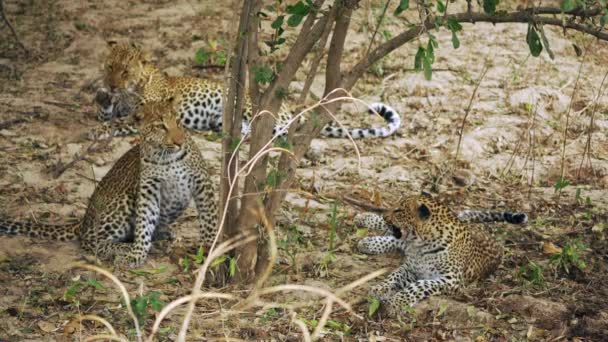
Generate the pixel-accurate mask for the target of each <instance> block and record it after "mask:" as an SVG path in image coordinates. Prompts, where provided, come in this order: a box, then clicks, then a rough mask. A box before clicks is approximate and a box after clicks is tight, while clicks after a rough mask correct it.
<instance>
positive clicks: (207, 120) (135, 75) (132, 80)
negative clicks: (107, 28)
mask: <svg viewBox="0 0 608 342" xmlns="http://www.w3.org/2000/svg"><path fill="white" fill-rule="evenodd" d="M109 45H110V53H109V55H108V57H107V59H106V63H105V77H104V83H105V85H106V87H107V88H101V89H100V90H99V91H98V94H97V97H96V100H97V101H96V102H97V103H98V105H99V113H98V119H99V120H101V121H106V122H107V121H109V120H112V119H114V118H121V117H127V116H128V115H129V113H130V112H131V111H132V110H133V109H134V108H136V107H137V106H138V105H141V103H145V102H150V101H160V100H163V99H165V98H167V97H172V96H177V95H179V96H180V97H181V98H182V101H181V103H180V107H179V109H178V113H179V120H180V122H181V124H182V125H183V126H184V127H187V128H189V129H194V130H199V131H206V130H211V131H216V132H219V131H221V130H222V112H223V106H222V94H223V89H222V84H221V83H217V82H214V81H209V80H204V79H198V78H192V77H170V76H166V75H164V74H163V73H162V72H161V71H160V70H159V69H158V68H156V67H155V66H154V65H153V64H152V63H151V62H150V58H149V55H148V54H147V53H146V52H144V51H142V50H141V49H140V48H139V47H137V46H136V45H133V44H125V43H121V44H118V43H116V42H110V43H109ZM369 112H370V113H371V114H374V115H375V114H378V115H380V116H381V117H382V118H383V119H384V120H385V122H386V124H387V125H386V126H385V127H373V128H346V129H344V128H341V127H337V126H333V125H328V126H326V127H324V128H323V129H322V131H321V135H322V136H324V137H333V138H345V137H347V135H348V134H350V136H352V137H353V138H354V139H360V138H370V137H388V136H390V135H392V134H393V133H394V132H395V131H396V130H397V129H398V128H399V127H400V125H401V118H400V116H399V114H398V113H397V112H396V111H395V110H394V109H393V108H391V107H389V106H387V105H385V104H382V103H375V104H372V105H370V110H369ZM292 116H293V113H291V112H290V111H289V110H288V109H287V107H286V106H283V107H282V108H281V109H280V111H279V115H278V118H277V122H276V125H275V127H274V134H275V135H285V134H286V133H287V128H288V122H289V121H290V120H291V118H292ZM243 117H244V120H243V124H242V132H241V133H242V134H243V135H246V134H248V133H249V132H250V129H251V127H250V124H251V118H252V107H251V102H250V101H249V99H246V101H245V105H244V113H243ZM134 132H136V129H135V128H134V127H133V126H132V125H129V123H128V122H127V121H125V120H117V121H116V122H114V121H113V122H111V123H106V124H105V125H103V126H102V127H100V128H98V129H95V130H94V131H92V132H91V134H90V138H91V139H100V138H105V137H109V136H110V135H113V136H120V135H128V134H132V133H134Z"/></svg>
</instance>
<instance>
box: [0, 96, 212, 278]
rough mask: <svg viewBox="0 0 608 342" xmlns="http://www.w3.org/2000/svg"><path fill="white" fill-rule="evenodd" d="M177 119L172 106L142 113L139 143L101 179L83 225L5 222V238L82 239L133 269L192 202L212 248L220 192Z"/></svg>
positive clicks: (0, 229) (0, 222) (1, 225)
mask: <svg viewBox="0 0 608 342" xmlns="http://www.w3.org/2000/svg"><path fill="white" fill-rule="evenodd" d="M176 116H177V112H176V110H175V108H174V104H173V103H172V102H169V101H165V102H153V103H148V104H146V105H145V106H143V108H141V110H140V111H139V113H138V115H137V117H138V119H139V120H141V121H142V122H143V125H142V126H141V127H142V128H141V134H142V140H141V143H140V144H138V145H136V146H134V147H133V148H132V149H130V150H129V151H128V152H126V153H125V154H124V155H123V156H122V157H121V158H120V159H119V160H118V161H117V162H116V164H114V166H113V167H112V169H110V171H109V172H108V173H107V174H106V175H105V177H103V179H102V180H101V182H100V183H99V184H98V185H97V188H96V189H95V191H94V192H93V195H92V196H91V198H90V201H89V205H88V208H87V210H86V213H85V215H84V218H83V219H82V220H81V221H80V222H78V223H75V224H68V225H47V224H40V223H34V222H19V221H13V220H8V219H0V233H2V234H20V235H28V236H31V237H42V238H50V239H58V240H62V241H64V240H71V239H76V238H79V239H80V241H81V245H82V247H83V249H85V250H86V251H88V252H92V253H95V254H96V255H98V256H99V257H101V258H103V259H111V258H114V259H115V261H116V262H118V263H120V264H126V265H130V266H136V265H139V264H141V263H142V262H143V261H144V260H145V258H146V257H147V255H148V251H149V250H150V247H151V242H152V239H153V237H156V236H158V235H162V233H163V231H162V230H164V229H166V228H167V227H168V226H169V225H170V224H171V223H172V222H174V221H175V220H176V219H177V218H178V217H179V216H180V214H181V213H182V212H183V211H184V210H185V209H186V208H187V207H188V205H189V203H190V200H191V199H194V204H195V205H196V209H197V211H198V223H199V228H200V233H201V237H202V241H203V243H204V244H205V245H208V246H209V245H210V244H211V243H212V242H213V239H214V238H215V234H216V231H217V230H216V223H217V207H216V202H215V191H214V188H213V184H212V182H211V181H210V178H209V175H208V172H207V166H206V163H205V162H204V160H203V158H202V156H201V154H200V151H199V150H198V148H197V147H196V146H195V144H194V143H193V141H192V140H191V139H190V137H189V136H188V135H187V133H186V132H185V131H184V130H183V129H182V128H181V127H180V126H179V125H178V122H177V120H176Z"/></svg>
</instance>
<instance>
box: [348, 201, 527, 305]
mask: <svg viewBox="0 0 608 342" xmlns="http://www.w3.org/2000/svg"><path fill="white" fill-rule="evenodd" d="M490 221H506V222H509V223H514V224H523V223H525V222H527V215H526V214H521V213H511V212H497V211H464V212H461V213H460V215H459V217H457V216H456V215H454V213H452V211H451V210H450V209H449V208H447V207H446V206H444V205H442V204H441V203H439V202H437V201H436V200H435V199H433V198H431V197H429V196H425V195H418V196H410V197H407V198H404V199H403V200H401V201H400V202H399V205H398V206H397V207H396V208H394V209H392V210H389V211H387V212H386V213H385V214H384V216H383V217H382V216H379V215H377V214H371V213H366V214H362V215H358V216H357V217H356V218H355V223H356V224H358V225H360V226H365V227H367V228H370V229H378V230H381V231H384V232H385V234H384V235H383V236H373V237H368V238H364V239H362V240H361V241H359V243H358V245H357V247H358V249H359V251H360V252H362V253H366V254H382V253H389V252H395V251H399V252H401V254H403V255H404V258H403V259H404V262H403V264H402V265H401V266H400V267H399V268H398V269H397V270H396V271H395V272H393V273H392V274H390V275H389V277H388V279H386V280H385V281H384V282H382V283H380V284H379V285H376V286H374V287H372V289H371V293H372V295H373V296H374V297H376V298H378V299H380V301H381V302H382V303H383V305H386V306H387V309H388V312H389V313H390V314H396V313H399V312H403V308H404V307H406V306H410V307H411V306H413V305H414V304H416V303H417V302H419V301H421V300H423V299H425V298H427V297H429V296H431V295H434V294H442V293H443V294H448V293H451V292H453V291H455V290H458V289H459V288H460V287H461V286H463V285H466V284H468V283H470V282H473V281H476V280H478V279H482V278H484V277H486V276H487V275H488V274H490V273H491V272H492V271H494V270H495V269H496V268H497V267H498V266H499V264H500V262H501V259H502V252H503V249H502V246H501V245H500V244H498V243H497V242H496V241H495V240H494V239H493V238H492V237H491V236H490V235H489V234H488V233H486V232H485V231H482V230H480V229H476V228H475V227H472V226H468V225H465V223H464V222H490Z"/></svg>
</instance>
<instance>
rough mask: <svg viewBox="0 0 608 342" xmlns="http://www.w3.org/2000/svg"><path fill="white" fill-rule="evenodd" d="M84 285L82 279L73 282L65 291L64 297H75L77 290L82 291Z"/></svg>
mask: <svg viewBox="0 0 608 342" xmlns="http://www.w3.org/2000/svg"><path fill="white" fill-rule="evenodd" d="M83 286H84V283H83V282H81V281H77V282H75V283H73V284H72V286H70V287H69V288H68V289H67V290H65V292H64V293H63V298H64V299H66V300H69V299H72V298H75V296H76V292H78V291H80V289H81V288H82V287H83Z"/></svg>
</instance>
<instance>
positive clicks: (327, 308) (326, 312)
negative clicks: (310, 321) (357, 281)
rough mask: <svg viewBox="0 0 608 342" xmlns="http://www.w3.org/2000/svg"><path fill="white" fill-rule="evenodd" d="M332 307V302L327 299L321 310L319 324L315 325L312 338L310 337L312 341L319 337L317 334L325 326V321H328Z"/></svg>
mask: <svg viewBox="0 0 608 342" xmlns="http://www.w3.org/2000/svg"><path fill="white" fill-rule="evenodd" d="M333 306H334V302H333V301H332V300H331V298H329V297H327V299H326V300H325V310H323V314H322V315H321V319H319V323H317V326H316V327H315V330H313V332H312V336H311V338H312V340H316V339H317V338H318V337H319V334H320V333H321V331H322V329H323V327H324V326H325V324H326V323H327V320H328V319H329V315H330V314H331V311H332V309H333Z"/></svg>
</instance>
